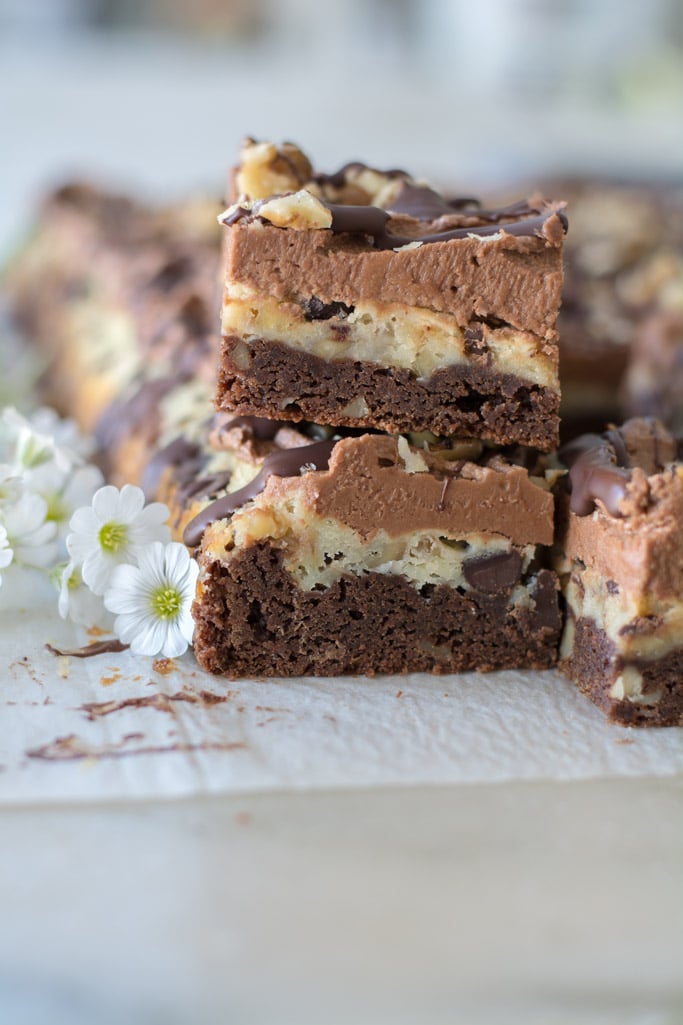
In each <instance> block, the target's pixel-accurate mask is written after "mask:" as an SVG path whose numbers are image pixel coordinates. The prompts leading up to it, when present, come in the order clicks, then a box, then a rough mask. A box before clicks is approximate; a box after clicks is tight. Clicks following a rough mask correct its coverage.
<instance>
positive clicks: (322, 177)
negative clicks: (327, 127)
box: [313, 160, 410, 189]
mask: <svg viewBox="0 0 683 1025" xmlns="http://www.w3.org/2000/svg"><path fill="white" fill-rule="evenodd" d="M350 171H356V172H361V173H362V172H363V171H373V172H374V173H375V174H379V175H381V176H382V177H383V178H406V179H407V178H410V175H409V174H408V172H407V171H402V170H401V169H400V168H398V167H394V168H392V169H391V170H390V171H378V170H376V168H372V167H369V166H368V165H367V164H364V163H363V162H362V161H361V160H350V161H349V162H348V163H347V164H344V165H343V166H342V167H340V168H339V170H338V171H333V173H332V174H324V173H322V172H321V173H319V174H316V175H314V177H313V181H314V182H317V183H318V185H331V186H332V188H333V189H343V188H344V186H345V185H346V184H347V178H348V175H349V172H350Z"/></svg>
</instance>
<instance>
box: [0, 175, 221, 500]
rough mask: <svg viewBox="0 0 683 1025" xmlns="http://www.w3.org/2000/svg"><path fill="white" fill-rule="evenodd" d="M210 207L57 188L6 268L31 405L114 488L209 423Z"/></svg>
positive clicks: (214, 250) (213, 238) (213, 230)
mask: <svg viewBox="0 0 683 1025" xmlns="http://www.w3.org/2000/svg"><path fill="white" fill-rule="evenodd" d="M218 209H219V208H218V204H215V203H213V202H212V201H210V200H204V201H196V202H186V203H182V204H177V205H174V206H171V207H163V208H162V207H152V206H145V205H143V204H140V203H135V202H133V201H132V200H130V199H127V198H126V197H122V196H118V195H115V194H112V193H109V192H106V191H102V190H100V189H96V188H93V187H92V186H88V185H82V184H74V185H69V186H65V187H63V188H61V189H59V190H58V191H57V192H55V193H54V194H53V195H52V196H51V197H50V198H49V199H48V200H47V202H46V203H45V204H44V207H43V210H42V213H41V217H40V219H39V223H38V225H37V227H36V229H35V231H34V232H33V234H32V236H31V237H30V239H29V240H28V242H27V243H26V245H25V246H24V248H23V250H22V251H21V252H20V253H18V254H17V256H16V258H15V260H14V261H13V263H12V264H11V266H10V268H9V273H8V275H7V279H6V281H5V283H4V284H5V288H6V290H7V292H8V294H9V298H10V302H11V306H12V309H13V311H14V315H15V317H16V318H17V320H18V321H19V323H20V325H21V326H22V327H23V328H24V330H25V331H26V333H27V334H28V335H29V336H30V337H31V338H32V340H33V341H34V342H35V343H37V344H38V345H39V346H40V347H41V349H42V350H43V352H44V354H45V356H46V361H47V367H46V371H45V373H44V374H43V378H42V382H41V384H42V391H43V396H44V398H45V400H46V401H47V402H49V403H50V404H51V405H53V406H55V407H56V408H57V409H59V410H60V411H61V412H63V413H64V414H67V415H69V416H71V417H73V418H75V419H76V420H77V422H78V423H79V425H80V427H81V428H82V429H83V430H85V431H87V432H89V433H94V434H95V436H96V438H97V440H98V443H99V446H100V449H101V451H102V453H103V462H104V464H105V468H106V470H107V473H108V476H109V478H110V479H111V480H112V481H113V482H114V483H123V482H125V481H128V482H136V481H138V480H139V478H140V476H141V474H142V471H143V468H144V466H145V464H146V463H147V461H148V460H149V458H150V452H151V451H153V450H154V448H155V447H156V446H158V445H163V444H165V443H166V442H167V441H168V440H170V439H171V438H173V437H175V436H176V435H177V434H178V432H179V431H180V430H182V429H183V428H185V427H190V426H193V427H194V431H195V434H197V431H198V430H200V425H201V423H202V422H203V421H205V420H206V419H207V418H208V417H209V416H210V414H211V394H212V392H213V388H214V375H215V363H216V350H217V347H218V331H217V316H216V309H217V306H218V305H219V299H218V248H219V247H218V240H219V232H218V227H217V225H216V221H215V214H216V212H217V210H218Z"/></svg>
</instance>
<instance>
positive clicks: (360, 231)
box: [226, 203, 568, 249]
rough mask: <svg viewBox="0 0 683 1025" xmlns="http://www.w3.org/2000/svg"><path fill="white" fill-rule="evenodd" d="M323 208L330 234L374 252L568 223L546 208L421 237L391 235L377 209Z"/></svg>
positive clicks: (538, 230) (534, 232) (385, 217)
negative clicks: (363, 242)
mask: <svg viewBox="0 0 683 1025" xmlns="http://www.w3.org/2000/svg"><path fill="white" fill-rule="evenodd" d="M326 205H327V208H328V209H329V211H330V213H331V214H332V225H331V229H332V231H334V232H337V233H338V234H344V233H347V234H352V235H367V236H369V237H370V238H372V239H373V242H374V244H375V248H376V249H398V248H400V247H401V246H406V245H410V244H411V243H414V242H422V243H430V242H448V241H449V240H450V239H457V238H469V237H470V236H472V235H474V236H476V237H480V238H486V237H488V236H489V235H496V234H497V233H498V232H499V231H504V232H506V233H507V234H508V235H516V236H534V235H542V233H543V228H544V227H545V225H546V223H547V222H548V220H549V219H550V218H551V217H552V216H554V215H556V216H557V217H558V218H559V220H560V223H561V225H562V229H563V231H565V232H566V230H567V224H568V222H567V217H566V215H565V214H564V213H563V212H562V211H561V210H553V209H548V210H547V211H545V212H542V213H541V212H539V213H537V214H535V215H534V216H529V217H524V218H522V220H517V221H510V222H505V223H502V222H495V221H494V223H488V224H473V225H469V226H467V227H463V228H446V229H444V230H443V231H435V232H427V233H426V234H423V235H394V234H393V233H391V232H389V231H388V230H387V223H388V222H389V221H390V220H391V214H390V213H388V212H387V211H386V210H382V209H380V207H378V206H344V205H341V204H337V203H327V204H326ZM492 213H493V212H492V211H488V214H489V220H491V219H492ZM502 216H510V213H509V210H508V211H506V212H503V213H501V217H502ZM226 223H227V222H226Z"/></svg>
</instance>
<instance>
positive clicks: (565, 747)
mask: <svg viewBox="0 0 683 1025" xmlns="http://www.w3.org/2000/svg"><path fill="white" fill-rule="evenodd" d="M36 591H37V589H36V588H33V589H32V590H31V595H32V602H31V604H32V607H30V608H29V607H25V608H23V609H22V610H16V609H14V610H13V609H9V608H5V609H4V610H1V611H0V617H1V619H0V623H1V626H0V720H1V726H0V802H4V803H14V802H46V801H79V800H84V799H92V798H95V797H97V798H100V799H102V798H105V799H111V800H117V799H123V798H130V797H139V798H142V797H155V796H159V797H174V796H179V795H186V794H202V793H206V794H208V793H225V792H239V791H256V790H273V789H280V788H285V789H301V788H320V787H348V786H359V787H361V786H376V785H383V784H387V785H392V784H419V783H454V782H458V783H472V782H493V781H502V780H522V779H554V780H570V779H580V778H587V777H599V776H614V775H628V776H634V775H670V774H673V773H676V772H679V771H681V770H682V769H683V730H680V729H658V730H644V731H643V730H634V729H625V728H622V727H619V726H614V725H610V724H609V723H607V722H606V721H605V719H604V717H603V716H602V714H601V713H600V712H599V711H598V710H597V709H596V708H594V707H593V706H592V705H591V704H590V702H589V701H587V700H586V699H585V698H584V697H582V696H581V695H580V694H579V693H578V692H577V691H576V689H575V688H574V687H573V685H572V684H570V683H569V682H568V681H566V680H565V679H564V678H563V677H562V676H561V675H560V674H559V673H556V672H543V673H538V672H537V673H533V672H509V671H508V672H499V673H491V674H479V673H466V674H462V675H458V676H455V675H451V676H429V675H422V674H420V675H417V674H414V675H407V676H390V677H379V678H374V679H367V678H362V677H355V678H329V679H291V680H265V679H262V680H239V681H230V680H228V679H225V678H221V677H213V676H210V675H209V674H206V673H204V672H203V671H202V670H200V668H199V667H198V665H197V663H196V662H195V660H194V657H193V655H192V654H191V653H187V654H186V655H184V656H183V657H182V658H180V659H176V660H174V661H170V662H169V661H163V660H162V661H154V660H153V659H151V658H140V657H137V658H136V657H133V656H132V655H130V654H129V653H128V652H123V653H117V654H104V655H99V656H96V657H93V658H89V659H78V658H74V657H57V656H55V655H53V654H51V653H50V652H49V651H48V650H46V648H45V643H46V642H51V643H52V644H55V645H57V646H59V647H69V648H72V647H77V646H80V645H82V644H84V643H87V642H88V640H90V638H89V637H88V635H87V633H86V632H85V630H84V629H83V628H81V627H76V626H74V625H73V624H71V623H66V622H63V621H62V620H60V619H59V616H58V615H57V612H56V609H55V607H54V599H53V598H52V596H51V595H50V594H49V593H48V592H46V593H44V594H42V595H40V598H39V599H37V597H36ZM7 597H8V596H7V595H5V604H6V603H7ZM27 604H28V603H27Z"/></svg>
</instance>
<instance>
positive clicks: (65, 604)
mask: <svg viewBox="0 0 683 1025" xmlns="http://www.w3.org/2000/svg"><path fill="white" fill-rule="evenodd" d="M54 577H55V582H56V583H57V585H58V587H59V598H58V600H57V608H58V609H59V614H60V616H61V617H62V619H67V618H68V619H71V620H72V621H73V622H74V623H79V624H80V625H82V626H94V625H101V624H102V621H103V619H104V618H105V616H106V615H107V614H106V612H105V608H104V602H103V601H102V598H100V597H98V595H95V594H93V593H92V591H91V590H90V589H89V588H88V587H86V586H85V584H84V583H83V577H82V576H81V571H80V569H79V567H78V566H74V564H73V562H69V563H67V564H66V565H60V566H57V567H55V571H54Z"/></svg>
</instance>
